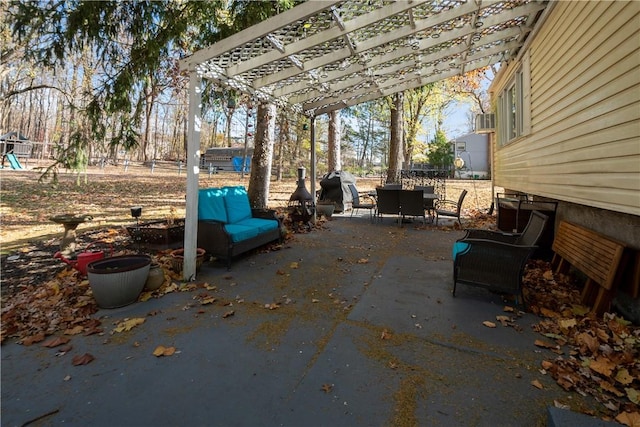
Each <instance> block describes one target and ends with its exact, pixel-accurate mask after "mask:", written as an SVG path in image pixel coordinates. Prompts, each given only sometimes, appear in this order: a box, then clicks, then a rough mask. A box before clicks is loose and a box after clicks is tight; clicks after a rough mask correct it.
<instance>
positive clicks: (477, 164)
mask: <svg viewBox="0 0 640 427" xmlns="http://www.w3.org/2000/svg"><path fill="white" fill-rule="evenodd" d="M453 142H454V143H455V144H456V147H458V143H461V142H464V143H465V147H466V148H465V150H464V151H460V150H458V149H457V148H456V150H455V155H456V157H460V158H461V159H462V160H464V163H465V167H464V168H463V170H462V171H461V175H462V177H463V178H475V177H476V176H477V177H478V178H481V179H486V178H489V176H490V173H491V172H490V167H489V136H488V135H487V134H479V133H469V134H466V135H462V136H459V137H458V138H456V139H454V140H453ZM457 175H458V172H456V176H457Z"/></svg>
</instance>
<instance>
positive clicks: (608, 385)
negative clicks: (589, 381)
mask: <svg viewBox="0 0 640 427" xmlns="http://www.w3.org/2000/svg"><path fill="white" fill-rule="evenodd" d="M598 384H599V385H600V387H602V389H603V390H606V391H608V392H609V393H613V394H615V395H616V396H618V397H622V396H624V393H623V392H621V391H620V390H618V389H617V388H616V387H615V386H614V385H613V384H611V383H610V382H608V381H604V380H602V381H600V382H599V383H598Z"/></svg>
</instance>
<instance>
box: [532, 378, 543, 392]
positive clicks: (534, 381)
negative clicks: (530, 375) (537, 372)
mask: <svg viewBox="0 0 640 427" xmlns="http://www.w3.org/2000/svg"><path fill="white" fill-rule="evenodd" d="M531 385H532V386H534V387H535V388H537V389H539V390H542V389H543V388H544V387H543V386H542V383H541V382H540V381H538V380H533V381H531Z"/></svg>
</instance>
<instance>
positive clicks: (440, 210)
mask: <svg viewBox="0 0 640 427" xmlns="http://www.w3.org/2000/svg"><path fill="white" fill-rule="evenodd" d="M466 196H467V190H462V193H460V197H458V201H457V202H454V201H452V200H438V202H437V204H436V225H438V219H440V217H441V216H444V217H452V218H455V219H457V220H458V224H460V225H462V222H461V221H460V211H461V210H462V202H464V198H465V197H466ZM448 207H455V210H451V209H450V208H448Z"/></svg>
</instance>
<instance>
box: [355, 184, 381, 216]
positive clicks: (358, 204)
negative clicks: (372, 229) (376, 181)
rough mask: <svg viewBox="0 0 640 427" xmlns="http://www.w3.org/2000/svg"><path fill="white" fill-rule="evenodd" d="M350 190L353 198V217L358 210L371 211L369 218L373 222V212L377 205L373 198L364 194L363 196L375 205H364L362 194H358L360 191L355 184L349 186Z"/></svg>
mask: <svg viewBox="0 0 640 427" xmlns="http://www.w3.org/2000/svg"><path fill="white" fill-rule="evenodd" d="M349 190H351V197H352V198H353V200H352V202H351V208H352V209H351V216H353V213H354V212H355V211H356V210H357V209H369V217H370V219H371V222H373V211H374V210H375V208H376V204H375V202H374V200H373V197H371V196H369V195H368V194H364V193H363V194H362V196H363V197H367V198H369V199H370V200H371V201H372V202H373V203H362V202H360V193H359V192H358V189H357V188H356V186H355V185H353V184H349Z"/></svg>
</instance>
